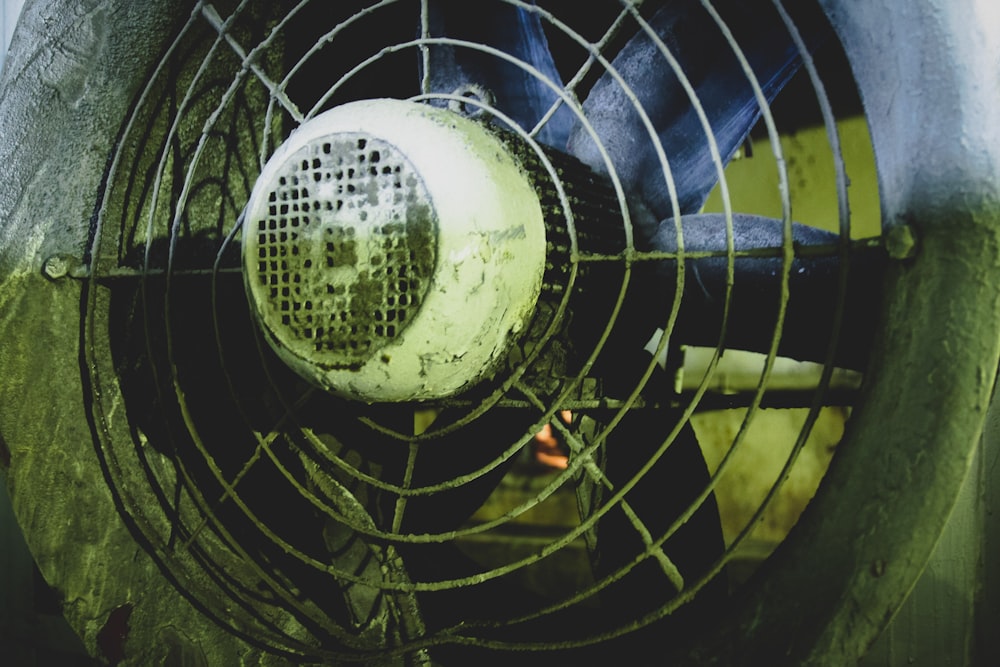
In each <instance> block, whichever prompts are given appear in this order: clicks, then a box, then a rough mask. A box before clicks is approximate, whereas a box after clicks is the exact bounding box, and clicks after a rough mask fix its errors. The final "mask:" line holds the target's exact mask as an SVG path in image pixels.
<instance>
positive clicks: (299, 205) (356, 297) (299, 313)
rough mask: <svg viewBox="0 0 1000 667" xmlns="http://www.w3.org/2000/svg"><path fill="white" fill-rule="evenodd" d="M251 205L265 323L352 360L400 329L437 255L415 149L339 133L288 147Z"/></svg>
mask: <svg viewBox="0 0 1000 667" xmlns="http://www.w3.org/2000/svg"><path fill="white" fill-rule="evenodd" d="M268 185H269V187H267V190H268V195H267V197H266V201H265V202H263V206H262V207H261V208H263V209H264V210H259V211H257V210H255V211H250V212H249V214H248V216H249V223H248V224H250V225H251V228H252V229H253V230H254V232H255V233H253V234H248V235H247V237H246V242H247V243H248V244H250V247H249V248H248V250H249V252H250V256H252V257H256V258H257V261H256V263H254V262H248V266H247V269H248V271H249V275H248V276H247V280H248V281H249V282H250V283H252V284H254V288H252V291H253V293H254V294H255V295H256V296H257V300H258V303H257V305H258V308H260V311H261V316H262V319H263V322H264V324H265V326H267V327H268V329H270V331H271V332H272V333H273V334H274V335H275V336H276V337H277V338H278V340H279V341H280V342H281V344H283V345H285V346H286V347H287V348H289V349H291V350H292V351H293V352H295V353H296V354H298V355H300V356H302V357H304V358H308V359H310V360H311V361H312V362H313V363H315V364H317V365H319V366H321V367H322V366H326V367H331V368H343V367H350V366H352V365H353V364H355V363H357V362H359V361H361V360H364V359H367V358H369V357H370V356H371V355H372V354H373V353H375V352H377V351H378V350H379V349H380V348H381V347H382V346H383V345H384V344H385V343H386V342H387V341H388V340H391V339H392V338H395V337H396V336H398V335H400V334H401V333H402V331H403V330H404V329H405V327H406V325H407V323H408V318H409V317H410V315H411V314H412V313H413V312H414V311H415V310H416V309H418V308H419V307H420V302H421V300H422V299H423V296H424V294H425V293H426V291H427V288H428V286H429V278H430V276H431V275H432V273H433V271H434V266H435V263H436V258H437V250H436V243H437V221H436V219H435V216H434V212H433V206H432V202H431V200H430V195H429V194H428V192H427V190H426V187H425V186H424V184H423V182H422V181H421V179H420V177H419V176H418V175H417V174H416V173H415V171H414V170H413V168H412V167H411V166H410V164H409V162H408V161H407V159H406V157H405V156H403V155H401V154H400V153H399V152H398V151H397V150H396V149H394V148H393V147H392V146H391V145H389V144H387V143H386V142H384V141H381V140H379V139H375V138H371V137H366V136H361V135H348V134H337V135H333V136H329V137H326V138H324V139H323V140H320V141H316V142H314V143H313V144H311V145H308V146H303V147H302V148H300V149H299V150H298V151H296V152H295V153H294V154H293V155H290V156H289V157H288V159H287V161H286V162H285V164H284V165H283V166H282V168H280V169H279V170H278V171H277V173H276V174H275V176H274V182H272V183H270V184H268Z"/></svg>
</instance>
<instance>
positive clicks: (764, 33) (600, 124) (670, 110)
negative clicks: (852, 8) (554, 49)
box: [569, 0, 819, 231]
mask: <svg viewBox="0 0 1000 667" xmlns="http://www.w3.org/2000/svg"><path fill="white" fill-rule="evenodd" d="M714 5H715V7H716V8H717V10H718V11H719V13H720V14H721V16H722V18H723V20H724V21H725V22H726V23H727V25H728V26H729V27H730V29H731V30H732V31H733V33H734V36H735V39H736V42H737V43H738V44H739V47H740V49H741V50H742V51H743V52H744V54H745V56H746V58H747V60H748V61H749V63H750V66H751V68H752V70H753V71H754V73H755V76H756V78H757V79H758V81H759V83H760V86H761V88H762V90H763V93H764V95H765V97H766V98H767V100H768V101H770V100H772V99H773V98H774V97H775V95H777V93H778V92H779V91H780V90H781V89H782V87H783V86H784V85H785V83H787V81H788V80H789V78H790V77H791V76H792V75H793V74H794V73H795V71H796V70H797V69H798V67H799V65H800V57H799V53H798V50H797V49H796V47H795V45H794V43H793V41H792V38H791V36H790V35H789V33H788V31H787V29H786V28H785V26H784V24H783V23H782V21H781V18H780V17H779V16H778V14H777V13H776V12H775V11H774V9H773V8H771V7H768V6H762V4H761V3H746V2H743V1H742V0H739V1H735V0H723V1H721V2H720V1H719V0H716V2H715V3H714ZM748 5H749V6H748ZM649 25H650V26H651V28H652V29H653V30H654V31H655V33H656V34H657V36H658V37H659V38H660V39H661V40H662V41H663V43H664V44H665V45H666V47H667V49H668V50H669V52H670V53H671V54H672V55H673V56H674V57H675V58H676V59H677V61H678V63H679V65H680V68H681V70H682V71H683V72H684V75H685V76H686V78H687V79H688V80H689V81H690V84H691V86H692V87H693V88H694V90H695V92H696V94H697V99H698V100H699V101H700V103H701V105H702V106H703V108H704V111H705V114H706V115H707V117H708V120H709V123H710V126H711V129H712V134H713V135H714V136H715V139H716V141H717V142H718V148H719V152H720V155H721V159H722V162H723V164H725V163H726V162H727V161H728V160H729V159H730V158H731V157H732V156H733V154H734V153H735V151H736V150H737V148H739V147H740V145H741V144H742V143H743V142H744V141H745V140H746V138H747V136H748V134H749V132H750V130H751V128H752V127H753V126H754V124H755V123H756V122H757V120H758V119H759V118H760V115H761V111H760V108H759V105H758V102H757V99H756V97H755V94H754V90H753V88H752V86H751V84H750V82H749V80H748V78H747V76H746V74H745V72H744V70H743V67H742V66H741V64H740V62H739V60H738V59H737V57H736V56H735V55H734V51H733V48H732V46H731V45H730V43H729V42H728V41H727V40H726V38H725V36H724V35H723V33H722V32H720V29H719V27H718V25H717V23H716V22H715V20H714V19H713V18H712V17H711V16H710V15H709V14H708V13H707V11H706V10H705V8H704V7H703V6H702V4H701V2H699V0H676V1H675V2H669V3H667V4H666V5H665V6H664V7H663V8H661V9H660V10H659V11H658V12H657V13H656V14H655V15H654V16H653V17H652V18H651V19H650V21H649ZM800 30H802V32H803V37H804V38H805V39H806V43H807V44H809V43H811V42H814V41H815V40H816V37H815V35H816V34H817V33H819V30H818V29H817V28H815V27H811V26H800ZM612 65H613V67H614V69H615V70H617V71H618V72H619V73H620V75H621V77H622V78H623V79H624V82H625V83H626V84H627V85H628V87H629V88H631V89H632V91H633V92H634V94H635V95H636V97H637V99H638V102H639V104H641V106H642V108H643V109H644V110H645V112H646V114H647V115H648V117H649V119H650V121H651V123H652V125H653V127H654V131H655V133H656V135H657V136H658V137H659V140H660V141H661V142H662V145H663V148H664V151H665V153H666V156H667V160H668V163H669V166H670V171H671V174H672V177H673V180H674V182H675V183H676V187H677V196H678V199H679V203H680V213H681V214H688V213H695V212H697V211H698V210H699V209H700V208H701V206H702V204H703V203H704V201H705V198H706V197H707V196H708V193H709V192H710V191H711V189H712V188H713V187H714V185H715V183H716V181H717V180H718V172H717V168H716V164H715V162H714V161H713V159H712V156H711V153H710V150H709V144H708V140H707V135H706V133H705V129H704V127H703V124H702V121H701V119H700V118H699V117H698V114H697V112H696V109H695V106H694V105H693V104H692V99H691V96H689V94H688V93H687V92H686V91H685V90H684V88H683V87H682V84H681V81H680V80H679V79H678V77H677V76H676V75H675V72H674V70H673V69H672V68H671V66H670V64H669V63H668V61H667V59H666V58H665V57H664V56H663V54H662V52H661V50H660V47H659V45H658V44H657V43H656V42H654V41H653V39H652V38H650V36H649V35H648V34H647V33H646V32H644V31H640V32H638V33H637V34H636V35H635V36H634V37H632V39H631V40H630V41H629V42H628V43H627V44H626V45H625V46H624V47H623V49H622V50H621V52H619V54H618V55H617V56H616V57H615V58H614V60H613V61H612ZM583 109H584V112H585V114H586V116H587V118H588V119H589V120H590V122H591V123H592V124H593V126H594V128H595V130H596V133H597V135H598V137H599V138H600V140H601V143H602V144H603V145H604V146H605V148H606V149H607V151H608V153H609V154H610V158H611V163H612V164H613V166H614V169H615V171H617V173H618V174H619V177H620V178H621V179H622V182H623V185H624V187H625V189H626V192H627V194H628V195H630V197H632V198H633V199H632V203H634V204H636V205H637V207H639V205H640V204H642V205H644V206H645V207H646V208H647V209H648V210H649V212H650V214H649V216H648V218H647V219H646V220H645V221H643V220H642V218H641V217H640V219H639V221H638V223H639V224H640V225H641V224H643V222H645V224H646V225H648V226H649V227H651V228H653V227H655V225H656V224H657V222H658V221H660V220H663V219H665V218H668V217H672V216H673V215H674V210H673V208H672V206H671V200H670V193H669V190H668V187H667V182H666V180H665V176H664V172H663V169H662V167H661V163H660V160H659V157H658V156H657V153H656V151H655V149H654V139H653V137H652V136H651V135H650V133H649V131H648V129H647V127H646V126H645V124H644V123H643V120H642V118H641V116H640V114H639V113H638V112H637V110H636V107H635V105H634V103H633V102H632V101H631V100H630V99H629V97H628V93H627V92H626V91H625V89H623V88H622V86H621V85H620V84H619V83H618V82H617V81H616V80H615V79H614V78H613V76H612V75H611V74H610V72H605V73H604V74H603V75H602V76H601V78H600V79H599V80H598V81H597V83H596V84H595V85H594V87H593V89H592V90H591V92H590V94H589V95H588V97H587V100H586V102H585V103H584V105H583ZM569 151H570V152H571V153H572V154H574V155H575V156H576V157H578V158H579V159H581V160H582V161H583V162H585V163H587V164H588V165H590V166H591V167H592V168H593V169H595V170H596V171H598V172H602V173H607V172H608V167H607V164H606V163H605V161H604V160H603V158H602V157H601V155H600V154H599V153H598V150H597V146H596V144H595V143H594V141H593V139H592V138H591V136H590V135H589V134H588V133H587V132H586V131H585V130H584V128H583V127H582V126H577V127H575V128H574V130H573V132H572V134H571V135H570V140H569ZM636 197H637V198H638V201H636V199H635V198H636ZM639 210H640V212H641V207H639ZM640 231H642V230H641V229H640Z"/></svg>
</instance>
